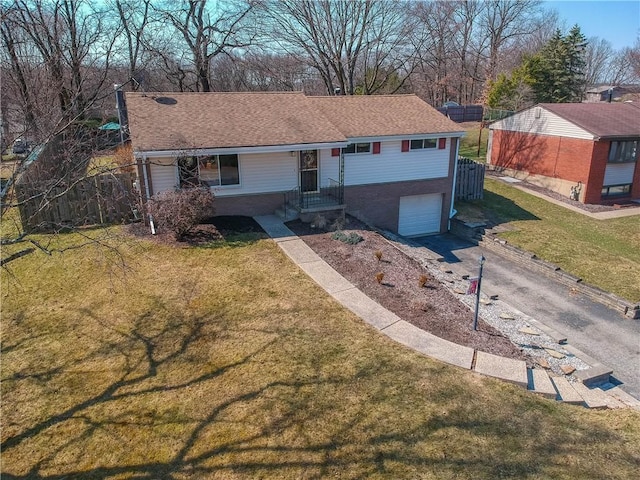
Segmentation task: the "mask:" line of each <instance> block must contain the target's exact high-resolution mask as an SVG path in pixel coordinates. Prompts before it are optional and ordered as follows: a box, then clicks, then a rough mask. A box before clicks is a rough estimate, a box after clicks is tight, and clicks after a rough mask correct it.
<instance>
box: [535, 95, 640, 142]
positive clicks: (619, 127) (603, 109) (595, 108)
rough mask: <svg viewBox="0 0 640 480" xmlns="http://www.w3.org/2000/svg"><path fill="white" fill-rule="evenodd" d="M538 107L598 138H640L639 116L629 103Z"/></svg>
mask: <svg viewBox="0 0 640 480" xmlns="http://www.w3.org/2000/svg"><path fill="white" fill-rule="evenodd" d="M540 106H541V107H543V108H544V109H546V110H548V111H550V112H552V113H555V114H556V115H558V116H559V117H562V118H564V119H565V120H568V121H570V122H571V123H574V124H576V125H578V126H579V127H582V128H583V129H585V130H586V131H588V132H590V133H593V134H594V135H595V136H597V137H600V138H616V137H617V138H624V137H639V136H640V115H639V112H638V108H637V107H636V106H635V105H633V104H631V103H541V104H540Z"/></svg>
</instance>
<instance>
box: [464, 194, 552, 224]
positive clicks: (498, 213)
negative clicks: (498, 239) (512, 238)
mask: <svg viewBox="0 0 640 480" xmlns="http://www.w3.org/2000/svg"><path fill="white" fill-rule="evenodd" d="M458 205H459V206H460V205H462V206H463V207H464V206H467V208H469V210H471V212H470V214H472V215H473V214H475V215H478V216H479V218H477V220H484V221H486V223H487V226H488V227H489V228H492V227H495V226H497V225H500V224H502V223H509V222H513V221H518V220H540V217H538V216H536V215H534V214H532V213H531V212H529V211H528V210H525V209H524V208H522V207H520V206H519V205H518V204H517V203H515V202H514V201H513V200H511V199H510V198H507V197H503V196H502V195H499V194H497V193H494V192H491V191H489V190H486V189H485V191H484V198H483V199H482V200H469V201H460V203H459V204H458Z"/></svg>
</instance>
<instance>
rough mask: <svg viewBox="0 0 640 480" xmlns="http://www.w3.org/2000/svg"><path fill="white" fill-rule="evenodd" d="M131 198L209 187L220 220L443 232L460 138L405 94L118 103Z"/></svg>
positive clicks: (223, 96)
mask: <svg viewBox="0 0 640 480" xmlns="http://www.w3.org/2000/svg"><path fill="white" fill-rule="evenodd" d="M126 104H127V112H128V117H129V129H130V132H131V143H132V147H133V151H134V155H135V158H136V160H137V162H138V177H139V185H140V189H141V191H142V192H143V194H144V197H146V198H151V197H152V196H153V195H154V194H157V193H159V192H162V191H166V190H171V189H175V188H180V187H182V186H184V185H186V184H190V183H199V184H205V185H208V186H209V187H210V188H211V190H212V191H213V192H214V193H215V195H216V214H218V215H264V214H271V213H274V212H275V211H276V210H280V211H282V209H283V207H285V205H286V209H285V212H286V211H289V212H290V211H291V210H292V209H296V210H298V211H299V212H300V213H301V214H304V215H306V216H307V217H309V216H311V215H314V214H317V212H321V211H324V210H330V209H331V208H333V207H338V208H341V209H343V210H344V209H346V211H347V212H348V213H352V214H354V215H356V216H358V217H360V218H363V219H366V220H368V221H370V222H371V223H373V224H375V225H377V226H379V227H381V228H385V229H388V230H392V231H396V232H398V233H400V234H402V235H421V234H428V233H439V232H443V231H446V230H447V228H448V221H449V218H450V216H451V213H452V211H453V208H452V206H453V205H452V203H453V177H454V172H455V164H456V160H457V153H458V143H459V139H460V137H462V136H463V135H464V131H462V130H461V128H460V126H459V125H457V124H455V123H454V122H452V121H451V120H449V119H448V118H446V117H445V116H443V115H442V114H440V113H439V112H438V111H436V110H435V109H434V108H432V107H430V106H429V105H428V104H426V103H425V102H423V101H422V100H420V99H419V98H418V97H417V96H415V95H376V96H364V95H358V96H334V97H307V96H305V95H304V94H303V93H302V92H271V93H266V92H256V93H233V92H231V93H217V92H215V93H213V92H212V93H154V94H144V93H127V94H126Z"/></svg>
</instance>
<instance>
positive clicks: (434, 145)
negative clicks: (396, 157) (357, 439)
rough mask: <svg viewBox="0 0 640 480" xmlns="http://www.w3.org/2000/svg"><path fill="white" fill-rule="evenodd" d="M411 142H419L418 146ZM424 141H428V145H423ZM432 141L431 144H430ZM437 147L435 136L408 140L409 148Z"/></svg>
mask: <svg viewBox="0 0 640 480" xmlns="http://www.w3.org/2000/svg"><path fill="white" fill-rule="evenodd" d="M413 142H421V143H420V146H419V147H418V146H416V147H414V146H413ZM425 142H429V145H428V146H425ZM432 142H433V144H432ZM431 148H438V139H437V138H416V139H414V140H409V150H424V149H431Z"/></svg>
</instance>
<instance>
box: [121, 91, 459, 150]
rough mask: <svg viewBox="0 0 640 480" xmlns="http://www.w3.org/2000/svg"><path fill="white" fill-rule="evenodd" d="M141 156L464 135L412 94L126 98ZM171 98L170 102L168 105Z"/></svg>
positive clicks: (139, 95)
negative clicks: (144, 153)
mask: <svg viewBox="0 0 640 480" xmlns="http://www.w3.org/2000/svg"><path fill="white" fill-rule="evenodd" d="M125 95H126V102H127V111H128V116H129V129H130V132H131V141H132V143H133V147H134V150H136V151H152V150H156V151H157V150H179V149H199V148H233V147H249V146H270V145H293V144H311V143H331V142H344V141H346V140H347V137H367V136H368V137H373V136H388V135H412V134H429V133H449V132H459V131H461V128H460V127H459V126H458V125H457V124H455V123H454V122H452V121H451V120H449V119H448V118H447V117H445V116H444V115H442V114H441V113H439V112H438V111H437V110H435V109H434V108H432V107H430V106H429V105H428V104H426V103H425V102H423V101H422V100H420V99H419V98H418V97H416V96H415V95H381V96H353V97H347V96H338V97H307V96H305V95H304V94H303V93H302V92H261V93H219V92H212V93H173V92H172V93H153V94H150V93H146V94H145V93H126V94H125ZM167 99H168V101H167Z"/></svg>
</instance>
